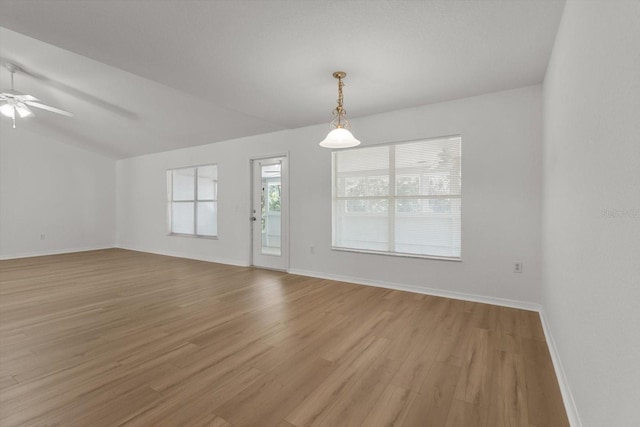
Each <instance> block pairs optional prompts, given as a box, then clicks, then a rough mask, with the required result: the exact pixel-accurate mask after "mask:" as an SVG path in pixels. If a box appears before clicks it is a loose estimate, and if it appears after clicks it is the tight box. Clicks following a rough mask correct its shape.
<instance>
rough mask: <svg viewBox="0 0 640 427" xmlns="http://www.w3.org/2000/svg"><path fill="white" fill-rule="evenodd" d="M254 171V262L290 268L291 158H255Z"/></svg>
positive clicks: (252, 222)
mask: <svg viewBox="0 0 640 427" xmlns="http://www.w3.org/2000/svg"><path fill="white" fill-rule="evenodd" d="M252 173H253V178H252V182H253V184H252V206H251V224H252V253H253V262H252V263H253V265H255V266H256V267H264V268H272V269H276V270H286V269H287V268H288V267H289V251H288V249H289V248H288V243H289V238H288V224H289V221H288V206H289V204H288V199H287V195H288V182H287V178H288V171H287V158H286V157H272V158H267V159H257V160H253V161H252Z"/></svg>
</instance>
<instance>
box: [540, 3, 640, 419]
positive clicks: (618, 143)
mask: <svg viewBox="0 0 640 427" xmlns="http://www.w3.org/2000/svg"><path fill="white" fill-rule="evenodd" d="M543 205H544V206H543V242H544V243H543V253H544V267H543V288H542V300H543V307H544V311H545V317H546V319H547V322H548V325H549V329H550V331H551V333H552V335H553V338H554V341H555V343H556V349H557V351H558V355H559V358H560V360H561V362H562V365H563V366H564V371H565V374H566V379H567V380H568V384H569V386H570V389H571V391H572V394H573V398H574V400H575V403H576V406H577V409H578V412H579V414H580V418H581V419H582V424H583V425H584V426H594V427H596V426H597V427H600V426H617V427H626V426H628V427H631V426H638V425H640V412H639V409H638V404H639V403H640V332H639V331H640V2H638V1H623V0H618V1H606V2H605V1H602V2H596V1H589V2H587V1H570V2H568V3H567V5H566V9H565V12H564V16H563V20H562V24H561V25H560V29H559V32H558V37H557V40H556V44H555V47H554V51H553V55H552V60H551V62H550V64H549V68H548V70H547V74H546V78H545V82H544V203H543Z"/></svg>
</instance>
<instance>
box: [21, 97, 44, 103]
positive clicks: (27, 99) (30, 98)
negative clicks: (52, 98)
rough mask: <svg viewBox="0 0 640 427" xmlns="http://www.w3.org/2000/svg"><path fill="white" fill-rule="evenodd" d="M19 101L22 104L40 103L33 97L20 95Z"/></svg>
mask: <svg viewBox="0 0 640 427" xmlns="http://www.w3.org/2000/svg"><path fill="white" fill-rule="evenodd" d="M20 100H21V101H22V102H25V101H40V100H39V99H38V98H36V97H35V96H33V95H20Z"/></svg>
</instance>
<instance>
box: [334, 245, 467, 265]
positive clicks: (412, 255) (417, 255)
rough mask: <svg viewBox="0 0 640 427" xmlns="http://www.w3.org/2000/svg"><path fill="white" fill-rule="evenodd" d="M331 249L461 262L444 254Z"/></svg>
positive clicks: (335, 247)
mask: <svg viewBox="0 0 640 427" xmlns="http://www.w3.org/2000/svg"><path fill="white" fill-rule="evenodd" d="M331 250H332V251H339V252H355V253H360V254H370V255H387V256H392V257H400V258H419V259H431V260H436V261H453V262H462V257H458V258H456V257H446V256H436V255H419V254H407V253H400V252H384V251H373V250H367V249H352V248H341V247H338V246H333V247H331Z"/></svg>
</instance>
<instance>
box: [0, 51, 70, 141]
mask: <svg viewBox="0 0 640 427" xmlns="http://www.w3.org/2000/svg"><path fill="white" fill-rule="evenodd" d="M4 65H5V67H6V68H7V70H9V72H10V73H11V89H3V90H2V92H0V113H1V114H2V115H3V116H7V117H9V118H10V119H12V120H13V128H14V129H15V128H16V114H17V115H18V116H20V118H24V117H29V116H32V115H33V112H32V111H31V109H30V108H29V107H35V108H40V109H42V110H46V111H50V112H52V113H57V114H62V115H63V116H67V117H73V114H72V113H70V112H68V111H64V110H61V109H59V108H55V107H50V106H49V105H44V104H41V103H40V102H38V101H40V100H39V99H38V98H36V97H35V96H32V95H27V94H24V93H21V92H18V91H16V90H14V88H13V75H14V74H15V73H16V72H20V71H22V68H20V66H18V65H16V64H12V63H5V64H4Z"/></svg>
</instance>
